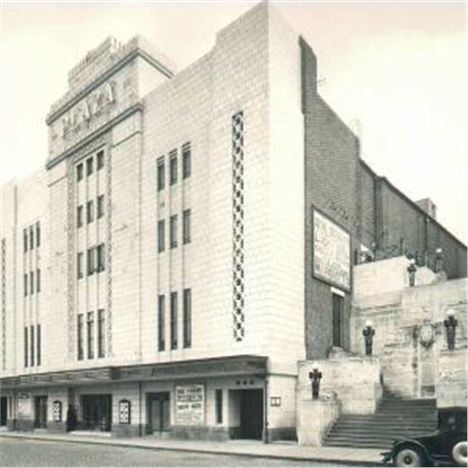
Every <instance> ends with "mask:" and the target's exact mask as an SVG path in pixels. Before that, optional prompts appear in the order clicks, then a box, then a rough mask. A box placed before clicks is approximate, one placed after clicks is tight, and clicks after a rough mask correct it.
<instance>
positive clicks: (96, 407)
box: [81, 394, 112, 431]
mask: <svg viewBox="0 0 468 468" xmlns="http://www.w3.org/2000/svg"><path fill="white" fill-rule="evenodd" d="M81 401H82V407H83V426H84V429H87V430H91V431H110V430H111V427H112V395H108V394H104V395H83V396H82V397H81Z"/></svg>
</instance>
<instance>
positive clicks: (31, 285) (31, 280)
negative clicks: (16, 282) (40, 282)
mask: <svg viewBox="0 0 468 468" xmlns="http://www.w3.org/2000/svg"><path fill="white" fill-rule="evenodd" d="M29 294H34V272H33V271H30V272H29Z"/></svg>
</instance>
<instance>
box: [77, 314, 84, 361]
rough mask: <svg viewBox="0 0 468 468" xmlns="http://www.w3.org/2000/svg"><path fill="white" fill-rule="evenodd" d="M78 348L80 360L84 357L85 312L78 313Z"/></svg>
mask: <svg viewBox="0 0 468 468" xmlns="http://www.w3.org/2000/svg"><path fill="white" fill-rule="evenodd" d="M77 345H78V346H77V349H78V360H79V361H81V360H82V359H83V355H84V353H83V314H78V326H77Z"/></svg>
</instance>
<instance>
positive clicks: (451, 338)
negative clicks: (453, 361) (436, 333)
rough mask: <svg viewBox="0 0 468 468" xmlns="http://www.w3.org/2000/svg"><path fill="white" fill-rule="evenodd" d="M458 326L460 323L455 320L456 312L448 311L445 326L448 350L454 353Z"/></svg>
mask: <svg viewBox="0 0 468 468" xmlns="http://www.w3.org/2000/svg"><path fill="white" fill-rule="evenodd" d="M457 324H458V322H457V319H456V318H455V311H454V310H453V309H449V310H447V318H446V319H445V320H444V325H445V329H446V332H447V348H448V349H449V350H450V351H453V350H454V349H455V335H456V328H457Z"/></svg>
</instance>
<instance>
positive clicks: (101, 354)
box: [98, 309, 105, 358]
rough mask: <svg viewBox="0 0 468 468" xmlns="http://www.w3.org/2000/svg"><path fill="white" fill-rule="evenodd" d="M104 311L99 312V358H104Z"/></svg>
mask: <svg viewBox="0 0 468 468" xmlns="http://www.w3.org/2000/svg"><path fill="white" fill-rule="evenodd" d="M104 320H105V319H104V310H103V309H99V310H98V358H103V357H104Z"/></svg>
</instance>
